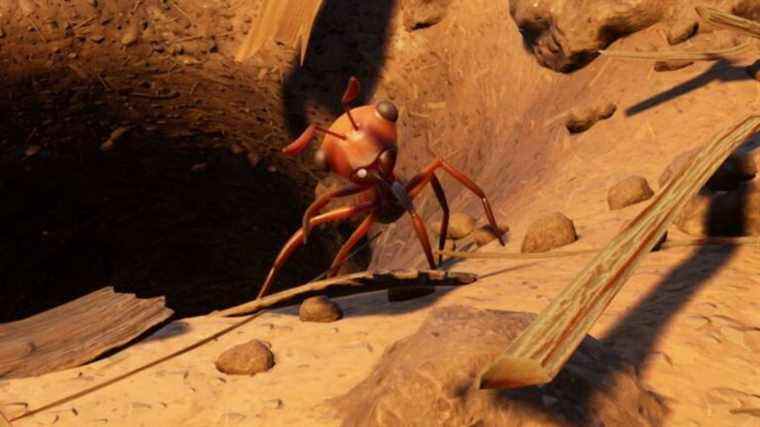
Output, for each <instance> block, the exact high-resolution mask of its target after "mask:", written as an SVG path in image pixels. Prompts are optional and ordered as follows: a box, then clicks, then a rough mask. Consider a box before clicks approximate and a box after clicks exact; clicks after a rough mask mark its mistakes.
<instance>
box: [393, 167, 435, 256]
mask: <svg viewBox="0 0 760 427" xmlns="http://www.w3.org/2000/svg"><path fill="white" fill-rule="evenodd" d="M390 191H391V193H392V194H393V195H394V196H395V197H396V200H397V201H398V202H399V203H400V204H401V206H402V207H403V208H404V209H405V210H406V211H407V212H409V216H411V217H412V225H414V231H415V232H416V233H417V238H418V239H419V240H420V243H421V244H422V249H423V250H424V251H425V257H426V258H427V261H428V264H429V265H430V268H431V269H432V270H435V269H436V265H435V258H434V257H433V250H432V249H431V248H430V239H429V238H428V233H427V229H426V228H425V223H424V222H423V221H422V218H420V216H419V215H417V211H416V210H415V209H414V203H412V198H411V197H409V192H408V191H407V190H406V188H405V187H404V186H402V185H401V183H399V182H398V181H396V182H394V183H393V184H392V185H391V186H390Z"/></svg>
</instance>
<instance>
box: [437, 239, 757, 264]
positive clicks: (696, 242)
mask: <svg viewBox="0 0 760 427" xmlns="http://www.w3.org/2000/svg"><path fill="white" fill-rule="evenodd" d="M719 245H760V237H705V238H701V239H688V240H672V241H666V242H664V243H663V244H662V246H660V250H665V249H670V248H678V247H684V246H719ZM601 251H602V249H582V250H577V251H553V252H542V253H528V254H522V253H505V252H460V251H437V252H438V253H439V254H441V255H444V256H447V257H450V258H484V259H517V260H521V259H545V258H563V257H571V256H578V255H588V254H593V253H598V252H601Z"/></svg>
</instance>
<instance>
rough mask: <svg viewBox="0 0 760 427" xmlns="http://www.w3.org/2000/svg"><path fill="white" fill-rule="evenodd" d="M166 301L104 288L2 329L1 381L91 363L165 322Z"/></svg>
mask: <svg viewBox="0 0 760 427" xmlns="http://www.w3.org/2000/svg"><path fill="white" fill-rule="evenodd" d="M172 314H173V312H172V310H170V309H168V308H166V306H165V305H164V298H163V297H159V298H150V299H141V298H137V297H135V296H134V295H132V294H122V293H117V292H114V290H113V288H110V287H109V288H103V289H101V290H98V291H95V292H93V293H91V294H88V295H85V296H83V297H81V298H79V299H76V300H74V301H71V302H69V303H66V304H64V305H61V306H59V307H56V308H53V309H51V310H48V311H46V312H44V313H40V314H37V315H35V316H32V317H29V318H26V319H23V320H19V321H16V322H10V323H6V324H2V325H0V378H12V377H22V376H32V375H41V374H45V373H48V372H53V371H57V370H61V369H66V368H73V367H76V366H80V365H82V364H84V363H87V362H90V361H92V360H93V359H95V358H96V357H98V356H100V355H101V354H103V353H105V352H106V351H108V350H111V349H113V348H117V347H120V346H122V345H124V344H127V343H128V342H130V341H132V340H133V339H134V338H136V337H138V336H140V335H142V334H143V333H144V332H146V331H147V330H148V329H150V328H152V327H153V326H156V325H158V324H159V323H161V322H163V321H165V320H166V319H168V318H169V317H171V315H172Z"/></svg>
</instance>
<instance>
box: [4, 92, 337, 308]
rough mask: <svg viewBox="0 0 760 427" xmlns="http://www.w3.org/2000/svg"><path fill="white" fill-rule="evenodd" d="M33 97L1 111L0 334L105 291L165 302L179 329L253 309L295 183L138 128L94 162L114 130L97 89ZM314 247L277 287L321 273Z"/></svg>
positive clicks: (218, 149)
mask: <svg viewBox="0 0 760 427" xmlns="http://www.w3.org/2000/svg"><path fill="white" fill-rule="evenodd" d="M51 82H52V79H48V80H47V83H48V84H49V83H51ZM33 87H34V85H33V84H31V85H23V84H20V85H17V86H15V87H14V90H13V91H11V92H10V93H11V94H12V95H10V96H9V97H6V98H0V108H2V110H3V111H4V112H6V114H4V115H3V116H2V118H0V129H2V130H3V138H2V140H0V142H1V143H2V146H0V148H2V161H1V164H0V168H1V169H0V170H1V171H2V172H1V173H0V186H1V190H0V191H2V194H3V198H2V204H0V220H1V221H2V227H0V233H2V236H3V239H2V241H0V254H1V255H0V277H2V279H3V285H4V286H2V287H1V288H0V322H4V321H9V320H14V319H19V318H23V317H26V316H29V315H32V314H35V313H38V312H40V311H42V310H45V309H48V308H52V307H54V306H56V305H59V304H61V303H64V302H66V301H69V300H71V299H74V298H76V297H79V296H81V295H84V294H86V293H88V292H91V291H93V290H95V289H98V288H100V287H102V286H106V285H113V286H115V287H116V288H117V290H119V291H129V292H136V293H137V294H138V295H140V296H155V295H166V297H167V303H168V305H169V307H171V308H172V309H174V310H175V311H176V312H177V314H178V315H179V316H187V315H195V314H201V313H207V312H209V311H212V310H214V309H218V308H222V307H227V306H230V305H234V304H237V303H241V302H243V301H246V300H248V299H252V298H253V297H255V294H256V292H257V290H258V285H259V282H260V281H261V279H262V278H263V277H264V275H265V274H266V271H267V270H268V269H269V267H270V264H271V262H272V260H273V259H274V256H275V255H276V252H277V251H278V250H279V248H280V246H281V245H282V243H283V242H284V241H285V240H286V239H287V238H288V237H289V235H290V234H291V233H292V232H293V231H294V230H295V229H296V228H297V227H298V224H300V219H301V214H302V212H303V210H304V209H305V207H306V205H307V203H308V202H309V200H308V198H307V197H304V195H303V193H304V191H303V190H304V188H303V187H304V184H303V183H299V182H297V181H296V180H294V179H292V178H291V177H289V175H288V174H286V173H283V172H281V171H280V170H278V169H277V166H276V165H275V164H274V162H272V161H268V160H267V159H263V160H262V161H259V162H258V164H256V165H255V166H253V167H252V166H251V163H250V162H249V160H248V159H247V156H246V154H245V153H240V154H238V155H235V154H233V152H232V151H231V150H230V149H229V148H228V146H229V143H228V141H226V140H225V138H224V136H223V135H222V134H204V133H200V132H197V133H193V134H188V135H187V136H175V137H167V136H166V135H163V134H161V133H160V132H158V131H157V130H153V131H151V130H146V127H148V126H136V127H134V128H133V129H132V130H130V131H129V132H128V133H127V134H125V135H124V137H122V138H121V139H120V140H118V141H117V142H116V144H115V146H114V148H113V149H112V150H110V151H102V150H100V149H99V147H100V145H101V144H102V143H103V142H104V141H106V140H107V139H108V136H109V135H110V133H111V131H112V130H113V129H115V128H117V127H118V126H119V123H120V121H119V114H118V113H117V112H114V111H112V110H110V109H109V108H108V103H107V102H105V101H104V99H105V98H107V97H109V96H111V95H109V94H107V93H105V92H104V91H103V90H102V88H100V87H99V86H96V85H89V86H85V87H83V88H81V89H80V90H77V91H74V90H70V89H67V87H69V86H68V85H63V84H62V85H60V86H58V85H56V84H52V85H47V86H45V88H46V91H47V93H46V94H40V93H39V92H35V91H33V90H31V89H33ZM25 89H30V90H25ZM11 97H12V102H9V98H11ZM74 98H75V99H74ZM72 99H74V100H72ZM72 105H73V106H72ZM78 106H79V107H81V108H79V107H78ZM148 128H149V127H148ZM32 142H35V143H36V144H32ZM33 145H37V146H38V147H39V148H33V149H32V150H30V151H27V150H29V147H32V146H33ZM37 149H38V150H39V151H38V152H36V153H34V154H33V155H31V156H28V155H27V154H31V153H33V152H34V150H37ZM333 238H335V236H333ZM325 248H326V245H325V242H324V240H323V241H320V240H315V241H314V243H312V244H310V245H309V246H308V247H307V248H306V249H304V250H301V251H299V252H298V253H297V254H296V255H295V256H294V257H293V258H292V259H291V260H290V262H289V263H288V267H287V268H286V269H284V270H283V272H282V275H281V279H282V280H280V281H278V282H279V285H280V286H278V287H282V286H288V285H292V284H295V283H299V282H303V281H304V280H308V279H311V278H313V277H314V276H316V275H318V274H319V273H320V272H321V271H322V270H324V269H325V268H326V267H327V266H329V263H330V257H329V251H326V250H325Z"/></svg>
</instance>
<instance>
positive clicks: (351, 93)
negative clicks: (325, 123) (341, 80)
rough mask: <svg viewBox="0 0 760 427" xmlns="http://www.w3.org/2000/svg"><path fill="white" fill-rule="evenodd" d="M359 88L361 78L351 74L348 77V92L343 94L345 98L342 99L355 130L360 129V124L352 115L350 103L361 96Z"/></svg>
mask: <svg viewBox="0 0 760 427" xmlns="http://www.w3.org/2000/svg"><path fill="white" fill-rule="evenodd" d="M359 89H360V86H359V80H357V79H356V77H354V76H351V78H350V79H348V87H347V88H346V92H345V93H344V94H343V99H342V100H341V104H343V109H344V110H345V111H346V115H348V120H350V121H351V126H353V127H354V129H355V130H359V126H357V125H356V121H354V117H353V116H352V115H351V108H350V107H349V105H348V104H350V103H351V102H352V101H354V100H355V99H356V98H357V97H358V96H359Z"/></svg>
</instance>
